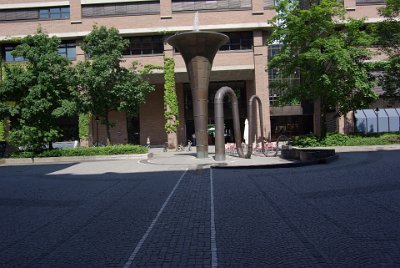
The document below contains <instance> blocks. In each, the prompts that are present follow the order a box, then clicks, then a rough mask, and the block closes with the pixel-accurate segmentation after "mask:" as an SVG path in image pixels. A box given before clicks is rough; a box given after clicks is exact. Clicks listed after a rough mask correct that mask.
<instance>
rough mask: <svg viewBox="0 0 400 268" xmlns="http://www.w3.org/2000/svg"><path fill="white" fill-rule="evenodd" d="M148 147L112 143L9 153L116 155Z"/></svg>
mask: <svg viewBox="0 0 400 268" xmlns="http://www.w3.org/2000/svg"><path fill="white" fill-rule="evenodd" d="M147 152H148V149H147V148H146V147H143V146H140V145H114V146H104V147H79V148H65V149H54V150H46V151H43V152H41V153H36V154H35V153H34V152H29V151H24V152H16V153H13V154H12V155H11V157H13V158H32V157H60V156H93V155H117V154H144V153H147Z"/></svg>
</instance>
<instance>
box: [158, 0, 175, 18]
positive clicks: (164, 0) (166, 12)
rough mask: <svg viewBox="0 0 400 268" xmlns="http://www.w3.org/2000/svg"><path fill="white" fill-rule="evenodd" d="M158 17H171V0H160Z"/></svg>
mask: <svg viewBox="0 0 400 268" xmlns="http://www.w3.org/2000/svg"><path fill="white" fill-rule="evenodd" d="M160 17H161V19H171V18H172V1H171V0H160Z"/></svg>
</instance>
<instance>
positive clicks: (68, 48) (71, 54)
mask: <svg viewBox="0 0 400 268" xmlns="http://www.w3.org/2000/svg"><path fill="white" fill-rule="evenodd" d="M58 54H59V55H61V56H63V57H66V58H67V59H69V60H76V44H75V42H65V43H62V44H61V45H60V46H59V47H58Z"/></svg>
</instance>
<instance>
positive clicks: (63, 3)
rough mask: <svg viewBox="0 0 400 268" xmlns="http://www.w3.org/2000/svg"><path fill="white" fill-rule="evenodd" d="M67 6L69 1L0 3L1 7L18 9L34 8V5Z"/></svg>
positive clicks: (0, 8)
mask: <svg viewBox="0 0 400 268" xmlns="http://www.w3.org/2000/svg"><path fill="white" fill-rule="evenodd" d="M56 6H69V1H57V2H56V1H46V2H31V3H15V4H0V10H2V9H18V8H36V7H56Z"/></svg>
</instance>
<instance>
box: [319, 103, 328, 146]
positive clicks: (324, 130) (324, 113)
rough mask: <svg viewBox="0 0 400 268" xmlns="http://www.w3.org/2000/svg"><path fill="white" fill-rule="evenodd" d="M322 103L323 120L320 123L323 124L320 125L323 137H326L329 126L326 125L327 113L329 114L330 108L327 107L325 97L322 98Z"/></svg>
mask: <svg viewBox="0 0 400 268" xmlns="http://www.w3.org/2000/svg"><path fill="white" fill-rule="evenodd" d="M320 105H321V122H320V124H321V126H320V129H321V138H325V137H326V133H327V131H328V129H327V126H326V114H327V110H328V109H327V107H326V105H325V101H324V99H323V98H321V103H320Z"/></svg>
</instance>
